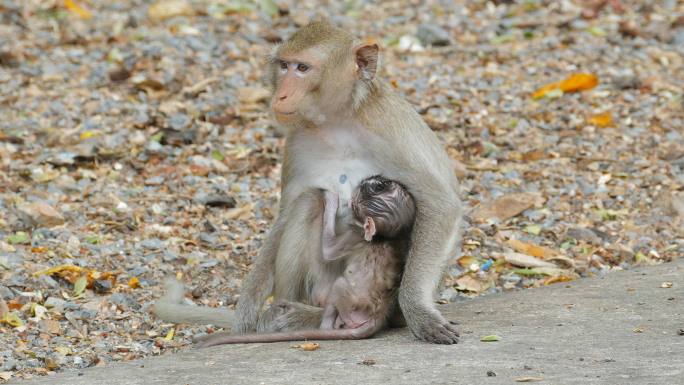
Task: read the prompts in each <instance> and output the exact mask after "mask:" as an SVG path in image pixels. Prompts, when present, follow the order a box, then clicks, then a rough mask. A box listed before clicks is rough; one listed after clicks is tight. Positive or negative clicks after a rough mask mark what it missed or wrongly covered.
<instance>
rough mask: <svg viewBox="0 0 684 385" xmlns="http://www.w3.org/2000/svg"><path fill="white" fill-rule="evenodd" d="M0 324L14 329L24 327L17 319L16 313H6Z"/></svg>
mask: <svg viewBox="0 0 684 385" xmlns="http://www.w3.org/2000/svg"><path fill="white" fill-rule="evenodd" d="M0 324H5V325H8V326H11V327H14V328H18V327H20V326H22V325H24V322H23V321H22V320H21V318H19V316H18V315H17V313H8V314H5V315H4V316H3V317H2V318H0Z"/></svg>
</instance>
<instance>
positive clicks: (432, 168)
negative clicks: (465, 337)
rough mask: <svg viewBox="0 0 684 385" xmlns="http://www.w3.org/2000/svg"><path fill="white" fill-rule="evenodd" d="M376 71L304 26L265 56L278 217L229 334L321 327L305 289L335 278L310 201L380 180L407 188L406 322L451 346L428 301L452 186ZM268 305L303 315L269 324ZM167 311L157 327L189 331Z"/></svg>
mask: <svg viewBox="0 0 684 385" xmlns="http://www.w3.org/2000/svg"><path fill="white" fill-rule="evenodd" d="M377 69H378V46H377V45H376V44H356V43H355V42H354V39H353V38H352V36H351V35H349V34H348V33H347V32H345V31H343V30H341V29H338V28H335V27H333V26H332V25H330V24H328V23H327V22H315V23H311V24H309V25H307V26H305V27H303V28H302V29H300V30H299V31H297V32H296V33H295V34H294V35H292V37H290V39H288V40H287V41H286V42H285V43H283V44H282V45H281V46H279V47H278V48H277V49H276V51H275V54H274V56H273V58H272V60H271V64H270V68H269V74H270V82H271V84H272V85H273V89H274V91H273V97H272V103H271V104H272V109H273V112H274V114H275V118H276V120H277V121H278V122H279V123H281V124H282V125H283V126H284V127H285V128H286V139H287V141H286V146H285V157H284V163H283V169H282V183H281V186H282V193H281V202H280V210H279V216H278V219H277V220H276V223H275V224H274V225H273V228H272V229H271V231H270V233H269V234H268V236H267V238H266V240H265V242H264V244H263V247H262V249H261V251H260V254H259V257H258V258H257V260H256V261H255V263H254V266H253V268H252V271H251V272H250V273H249V274H248V276H247V277H246V279H245V282H244V284H243V288H242V291H241V294H240V299H239V301H238V304H237V310H236V314H235V317H234V324H233V327H232V331H233V332H238V333H245V332H251V331H254V330H256V329H257V326H258V325H259V329H261V330H288V329H289V330H296V329H311V328H316V327H317V325H319V324H320V321H321V316H322V314H321V309H320V308H319V307H311V306H307V305H306V304H315V298H312V297H313V295H312V294H313V291H314V290H312V289H313V288H314V287H315V286H317V285H320V284H321V283H323V284H327V283H330V282H334V281H335V279H336V278H337V277H338V276H339V272H338V271H337V270H335V269H331V268H330V267H329V266H328V264H323V263H322V262H321V261H322V258H321V239H320V236H321V228H322V227H321V226H322V222H321V220H322V218H321V216H322V211H323V201H322V196H321V192H320V190H328V191H333V192H337V193H339V196H340V200H341V202H347V201H348V200H349V199H350V195H351V191H352V188H351V186H356V185H358V184H359V182H360V181H361V180H362V179H364V178H365V177H366V176H368V175H377V174H382V175H383V176H385V177H387V178H389V179H392V180H396V181H398V182H399V183H401V184H403V185H404V186H406V188H407V189H408V191H409V192H410V194H411V195H412V196H413V197H414V199H415V203H416V219H415V223H414V226H413V230H412V233H411V244H410V246H409V251H408V255H407V257H406V265H405V267H404V274H403V277H402V281H401V285H400V288H399V296H398V297H399V305H400V308H401V311H402V313H403V315H404V317H405V319H406V323H407V324H408V327H409V328H410V329H411V331H412V332H413V334H414V335H416V336H417V337H418V338H420V339H422V340H425V341H429V342H434V343H441V344H452V343H456V342H457V341H458V333H457V331H456V329H455V327H454V325H453V324H452V323H450V322H449V321H447V320H446V319H445V318H444V317H443V316H442V315H441V314H440V312H439V311H438V310H437V308H436V307H435V304H434V298H433V295H434V291H435V289H436V286H437V283H438V282H439V280H440V278H441V275H442V273H443V267H444V264H445V262H446V259H447V256H448V255H451V253H452V252H453V250H454V247H455V245H456V244H457V238H458V233H459V232H458V230H459V223H460V219H461V206H460V202H459V199H458V182H457V180H456V178H455V175H454V173H453V170H452V163H451V161H450V159H449V158H448V156H447V155H446V152H445V151H444V148H443V147H442V145H441V144H440V142H439V140H438V139H437V137H436V136H435V134H434V133H433V132H432V131H431V130H430V129H429V128H428V126H427V125H426V124H425V122H423V120H422V119H421V118H420V116H419V115H418V114H417V113H416V112H415V110H414V109H413V108H412V107H411V105H409V104H408V103H407V102H406V101H404V100H403V99H402V98H401V97H400V96H398V95H396V94H395V93H394V91H393V90H392V88H391V87H390V86H389V85H388V84H387V83H386V82H384V81H382V80H380V79H378V78H377V77H376V73H377ZM344 206H346V205H344V204H342V205H341V207H344ZM270 295H274V297H275V298H276V299H277V300H281V302H279V303H282V301H292V302H294V303H299V302H301V303H304V305H301V306H300V305H294V304H293V305H292V306H295V308H292V309H287V311H285V312H284V313H283V314H275V315H274V314H273V313H269V314H267V316H265V317H262V320H260V319H259V313H260V310H261V308H262V306H263V304H264V302H265V301H266V299H267V298H268V297H269V296H270ZM168 302H169V301H167V302H164V301H162V303H158V304H157V305H156V312H157V314H158V315H159V314H160V313H164V314H165V316H161V315H160V316H161V317H162V318H164V319H166V320H169V321H176V322H183V321H185V320H186V319H188V318H191V319H193V320H194V321H195V322H197V321H198V320H197V318H198V317H192V316H191V315H192V314H194V313H195V312H196V310H194V309H193V308H192V307H182V306H177V307H176V308H174V309H173V310H169V308H168V307H165V306H164V304H166V303H168ZM171 302H175V300H174V301H171ZM288 303H290V302H288ZM276 308H277V307H276ZM160 310H161V311H160ZM171 313H172V314H171ZM225 314H226V312H225V311H217V314H216V315H217V317H216V318H212V317H207V318H205V319H203V321H204V322H206V323H217V322H216V321H222V323H225V322H226V319H227V318H229V317H228V316H225ZM219 317H223V319H222V320H219V319H218V318H219ZM264 319H265V320H266V321H264ZM231 321H233V320H231ZM270 321H277V323H278V325H277V326H274V325H272V324H271V325H269V324H268V323H269V322H270ZM295 322H300V323H301V324H296V325H295V324H294V323H295Z"/></svg>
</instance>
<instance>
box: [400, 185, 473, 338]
mask: <svg viewBox="0 0 684 385" xmlns="http://www.w3.org/2000/svg"><path fill="white" fill-rule="evenodd" d="M426 179H427V181H428V183H426V184H425V185H423V186H417V188H416V190H415V194H414V197H415V199H416V220H415V223H414V225H413V230H412V232H411V244H410V247H409V252H408V255H407V259H406V265H405V269H404V275H403V277H402V281H401V285H400V288H399V305H400V307H401V310H402V313H403V314H404V317H405V318H406V323H407V324H408V326H409V328H410V329H411V331H412V332H413V334H414V335H415V336H416V337H418V338H420V339H422V340H425V341H429V342H433V343H439V344H453V343H457V342H458V337H459V334H458V331H457V330H456V328H455V327H454V326H453V324H452V323H451V322H449V321H447V320H446V319H445V318H444V317H443V316H442V314H441V313H440V312H439V310H437V308H436V307H435V304H434V291H435V289H436V287H437V283H438V282H439V280H440V279H441V277H442V274H443V269H444V263H445V261H446V259H447V258H448V256H449V255H450V254H451V253H452V252H453V249H454V246H455V245H456V244H457V243H458V237H459V232H458V230H459V223H460V218H461V208H460V202H459V200H458V196H457V194H456V191H454V190H452V189H450V188H449V186H447V185H446V183H444V184H443V183H440V180H439V179H438V178H435V179H433V180H429V178H426Z"/></svg>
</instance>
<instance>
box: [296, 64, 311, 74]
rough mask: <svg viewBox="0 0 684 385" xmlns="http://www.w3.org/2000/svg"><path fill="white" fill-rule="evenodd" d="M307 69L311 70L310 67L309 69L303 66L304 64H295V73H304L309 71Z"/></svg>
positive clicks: (306, 65) (305, 65)
mask: <svg viewBox="0 0 684 385" xmlns="http://www.w3.org/2000/svg"><path fill="white" fill-rule="evenodd" d="M309 68H311V67H309V65H308V64H304V63H299V64H297V71H299V72H306V71H308V70H309Z"/></svg>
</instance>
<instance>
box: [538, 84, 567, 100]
mask: <svg viewBox="0 0 684 385" xmlns="http://www.w3.org/2000/svg"><path fill="white" fill-rule="evenodd" d="M559 84H560V83H550V84H547V85H545V86H543V87H541V88H539V89H537V90H536V91H534V92H533V93H532V98H533V99H541V98H543V97H544V96H546V94H548V93H549V92H551V91H553V90H555V89H558V86H559Z"/></svg>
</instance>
